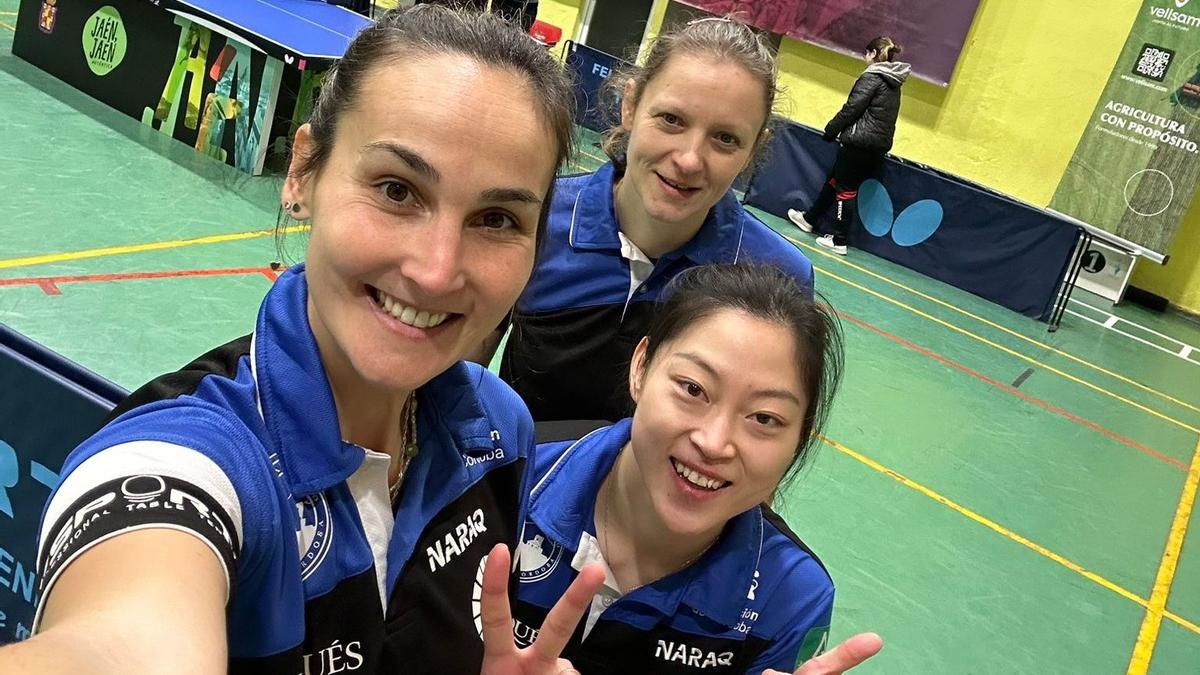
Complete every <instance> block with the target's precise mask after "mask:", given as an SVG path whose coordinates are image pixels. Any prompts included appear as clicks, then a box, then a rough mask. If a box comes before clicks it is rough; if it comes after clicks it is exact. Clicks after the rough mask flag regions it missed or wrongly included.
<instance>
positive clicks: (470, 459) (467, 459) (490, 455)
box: [463, 448, 504, 466]
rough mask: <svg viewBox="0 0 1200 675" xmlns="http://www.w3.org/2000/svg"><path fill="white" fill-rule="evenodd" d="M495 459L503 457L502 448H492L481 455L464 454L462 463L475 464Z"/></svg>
mask: <svg viewBox="0 0 1200 675" xmlns="http://www.w3.org/2000/svg"><path fill="white" fill-rule="evenodd" d="M495 459H504V448H493V449H491V450H488V451H487V452H485V453H484V454H482V455H464V456H463V464H464V465H466V466H475V465H476V464H483V463H484V462H490V461H492V460H495Z"/></svg>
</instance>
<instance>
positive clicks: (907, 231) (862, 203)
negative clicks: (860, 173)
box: [858, 180, 945, 246]
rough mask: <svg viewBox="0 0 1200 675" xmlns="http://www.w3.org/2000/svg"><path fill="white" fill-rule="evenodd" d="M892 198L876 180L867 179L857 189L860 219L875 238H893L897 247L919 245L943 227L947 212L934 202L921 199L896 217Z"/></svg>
mask: <svg viewBox="0 0 1200 675" xmlns="http://www.w3.org/2000/svg"><path fill="white" fill-rule="evenodd" d="M895 212H896V210H895V207H893V205H892V196H891V195H890V194H888V191H887V188H885V187H884V186H883V183H880V182H879V181H877V180H868V181H866V182H864V183H863V184H862V187H860V188H859V189H858V216H859V218H861V219H862V222H863V227H864V228H866V230H867V232H870V233H871V234H873V235H875V236H876V237H884V236H887V234H888V233H889V232H891V235H892V241H894V242H896V245H897V246H916V245H917V244H920V243H922V242H924V241H925V240H926V239H929V238H930V237H932V236H933V233H934V232H937V230H938V228H939V227H941V225H942V217H943V216H944V215H945V212H944V211H943V210H942V205H941V204H939V203H938V202H937V201H936V200H933V199H922V200H921V201H919V202H916V203H914V204H911V205H909V207H908V208H906V209H904V210H903V211H901V212H900V215H899V216H896V215H894V214H895Z"/></svg>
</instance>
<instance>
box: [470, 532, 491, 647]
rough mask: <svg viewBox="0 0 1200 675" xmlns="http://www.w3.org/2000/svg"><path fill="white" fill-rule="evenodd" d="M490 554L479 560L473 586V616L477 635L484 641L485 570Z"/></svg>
mask: <svg viewBox="0 0 1200 675" xmlns="http://www.w3.org/2000/svg"><path fill="white" fill-rule="evenodd" d="M487 559H488V554H486V553H485V554H484V555H483V557H482V558H480V559H479V569H478V570H476V571H475V583H474V584H472V586H471V616H472V617H473V618H474V619H475V634H476V635H478V636H479V639H480V640H482V639H483V568H484V567H486V566H487Z"/></svg>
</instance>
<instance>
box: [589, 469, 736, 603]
mask: <svg viewBox="0 0 1200 675" xmlns="http://www.w3.org/2000/svg"><path fill="white" fill-rule="evenodd" d="M613 470H616V464H613ZM610 475H611V474H610ZM616 489H617V488H616V479H615V478H613V483H612V485H611V486H609V488H608V490H607V492H609V493H610V495H609V496H607V498H606V497H605V495H600V499H603V500H604V506H603V507H602V509H601V510H602V513H603V514H604V531H603V532H601V533H600V539H601V544H603V550H601V551H600V553H601V554H603V555H604V563H605V564H606V565H607V564H608V559H609V553H608V552H609V551H611V550H612V549H611V548H609V545H608V530H609V527H610V523H611V522H612V521H611V520H610V519H609V517H608V503H609V502H610V501H612V496H611V493H614V492H616ZM596 529H597V530H598V529H600V527H599V526H598V525H597V526H596ZM719 538H720V537H718V539H719ZM715 543H717V540H716V539H713V540H712V541H710V542H708V544H707V545H705V547H704V548H702V549H700V552H699V553H697V554H696V555H694V556H692V557H690V558H688V559H687V560H685V561H684V562H683V564H682V565H680V566H679V567H676V568H675V569H673V570H671V571H670V572H668V573H666V574H664V575H662V576H661V577H659V578H660V579H666V578H667V577H669V576H671V575H672V574H676V573H677V572H681V571H683V570H685V569H687V568H688V567H689V566H691V564H692V563H694V562H696V561H697V560H699V559H700V558H702V557H703V556H704V554H705V553H708V549H710V548H712V547H713V544H715ZM609 569H610V570H611V569H612V567H611V566H610V567H609ZM655 581H658V579H652V580H650V581H647V582H646V583H645V584H638V585H637V586H634V587H633V588H630V589H629V590H627V591H625V590H621V589H619V588H618V589H617V590H618V591H619V592H620V593H621V595H629V594H630V593H632V592H634V591H636V590H637V589H639V588H641V587H642V586H645V585H646V584H649V583H654V582H655Z"/></svg>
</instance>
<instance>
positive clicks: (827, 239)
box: [817, 234, 846, 255]
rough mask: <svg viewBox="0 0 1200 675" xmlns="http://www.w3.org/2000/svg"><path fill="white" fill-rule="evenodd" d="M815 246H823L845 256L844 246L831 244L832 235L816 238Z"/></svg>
mask: <svg viewBox="0 0 1200 675" xmlns="http://www.w3.org/2000/svg"><path fill="white" fill-rule="evenodd" d="M817 246H823V247H825V248H827V249H829V250H830V251H833V252H834V253H836V254H838V255H846V245H845V244H841V245H839V244H835V243H833V235H832V234H827V235H825V236H823V237H817Z"/></svg>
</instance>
